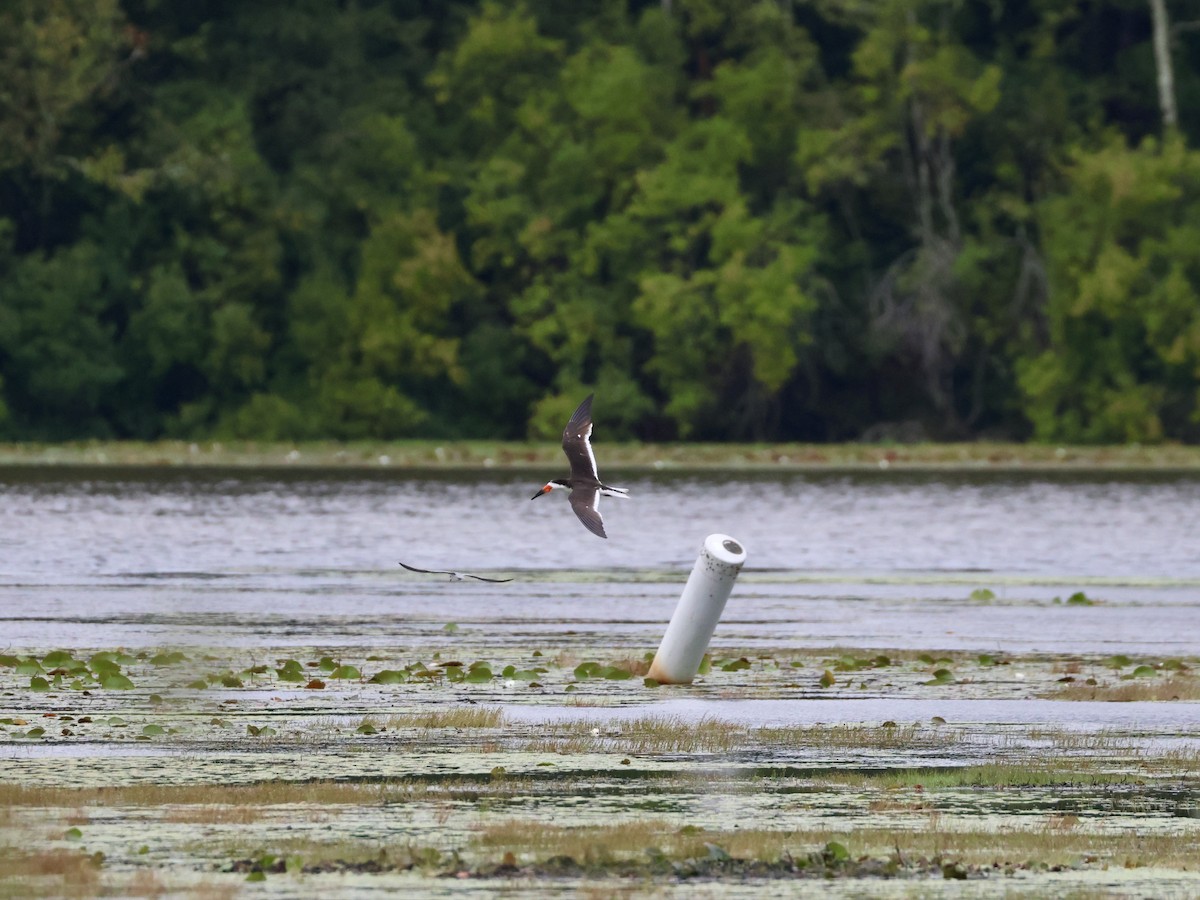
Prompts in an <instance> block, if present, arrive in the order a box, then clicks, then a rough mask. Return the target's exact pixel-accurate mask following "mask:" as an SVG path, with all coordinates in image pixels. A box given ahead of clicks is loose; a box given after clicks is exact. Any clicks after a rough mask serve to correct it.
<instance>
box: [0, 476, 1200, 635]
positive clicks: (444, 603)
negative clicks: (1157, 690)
mask: <svg viewBox="0 0 1200 900" xmlns="http://www.w3.org/2000/svg"><path fill="white" fill-rule="evenodd" d="M558 474H560V473H557V472H554V471H549V472H545V473H542V472H536V473H529V472H512V471H506V472H460V471H439V472H432V473H431V472H420V473H413V472H398V471H391V470H378V471H374V470H372V471H353V472H347V471H330V470H319V471H318V470H288V469H281V470H274V471H265V472H264V471H239V470H221V471H217V470H193V469H161V470H159V469H153V470H148V469H138V470H118V469H8V470H0V648H3V647H10V648H39V647H41V648H44V647H57V646H86V647H106V646H115V645H121V646H129V647H135V646H159V645H170V644H185V645H196V644H214V645H221V644H230V645H234V646H244V645H246V644H248V643H250V644H253V643H255V642H265V643H270V644H272V645H287V644H307V645H324V644H331V645H332V644H346V645H349V644H354V645H358V646H362V645H371V644H373V643H384V642H389V643H395V642H397V641H403V640H404V639H405V638H406V637H415V636H420V635H427V634H430V633H434V632H436V631H438V630H440V629H441V628H442V626H443V625H444V624H446V623H447V622H455V623H460V624H462V623H473V624H474V625H476V626H478V627H485V628H488V629H491V630H492V631H494V633H495V636H496V640H497V641H498V642H500V643H503V642H504V641H505V640H510V639H511V640H520V639H524V638H525V636H527V635H530V634H543V635H544V634H547V633H551V634H553V633H563V632H568V631H570V632H574V633H575V634H591V635H594V636H598V637H601V638H603V639H608V640H611V641H612V642H613V643H615V644H620V645H629V646H647V647H650V648H652V647H653V646H656V644H657V640H658V637H660V636H661V632H662V628H663V625H664V624H665V622H666V621H667V620H668V619H669V618H670V614H671V611H672V610H673V608H674V604H675V601H676V599H677V598H678V595H679V590H680V584H681V583H682V581H683V580H684V579H685V578H686V575H687V572H688V570H689V569H690V567H691V564H692V562H693V561H694V560H695V557H696V555H697V553H698V551H699V548H700V545H701V543H702V542H703V539H704V537H705V536H706V535H707V534H709V533H712V532H723V533H725V534H729V535H732V536H734V537H735V538H737V539H738V540H739V541H741V542H742V543H743V544H744V545H745V547H746V548H747V551H748V558H747V562H746V567H745V569H744V570H743V573H742V576H741V578H740V579H739V582H738V584H737V586H736V588H735V591H734V595H733V598H732V599H731V601H730V604H729V607H728V609H727V611H726V615H725V618H724V619H723V621H722V624H721V626H720V627H719V628H718V632H717V637H716V638H715V639H714V642H716V641H727V642H729V643H730V644H733V645H737V646H756V645H762V646H768V645H769V646H822V647H824V646H850V647H910V648H912V647H921V648H926V647H936V648H946V649H955V648H959V649H961V648H968V649H975V648H978V649H987V650H994V649H998V650H1007V651H1011V652H1028V651H1033V652H1042V651H1044V652H1048V653H1049V652H1053V653H1062V652H1104V653H1108V652H1145V653H1156V654H1170V655H1188V654H1197V653H1200V476H1196V475H1146V476H1141V475H1125V474H1087V475H1082V474H1055V475H1047V474H1008V473H1005V474H997V473H979V474H932V473H903V472H895V471H890V472H879V473H874V472H867V473H854V474H847V473H833V472H831V473H817V474H811V473H750V474H747V473H742V472H735V471H730V472H718V473H714V472H704V473H681V472H669V471H664V472H656V473H649V474H648V473H646V472H638V473H633V474H628V475H627V476H625V477H622V476H621V473H617V472H606V473H605V474H606V478H607V479H609V480H611V481H612V482H614V483H616V484H619V485H622V486H624V487H627V488H628V489H629V491H630V495H631V498H630V499H629V500H627V501H622V500H605V501H604V503H603V506H602V509H601V511H602V513H603V514H604V516H605V522H606V527H607V529H608V533H609V537H610V539H609V540H600V539H598V538H596V537H594V536H593V535H591V534H589V533H588V532H587V531H586V530H584V528H583V527H582V526H581V525H580V524H579V522H578V521H577V520H576V519H575V517H574V515H573V514H572V513H571V511H570V509H569V507H568V505H567V503H566V500H565V498H564V497H563V496H562V495H561V494H555V495H550V496H547V497H543V498H540V499H538V500H537V501H536V502H531V501H530V499H529V498H530V496H531V495H532V494H533V493H534V491H536V490H537V489H538V488H539V487H540V486H541V485H542V484H543V483H544V481H543V476H545V477H549V476H557V475H558ZM399 560H403V561H405V562H407V563H409V564H412V565H416V566H420V567H424V568H436V569H440V568H446V569H458V570H467V571H477V572H481V573H499V574H507V575H511V576H513V577H514V579H515V580H514V581H513V582H511V583H508V584H499V585H492V584H482V583H479V582H474V581H466V582H456V583H451V582H449V581H448V580H446V579H440V578H433V577H428V576H420V575H413V574H410V573H407V572H404V571H403V570H401V569H400V568H399V566H398V565H397V562H398V561H399ZM977 588H978V589H983V588H986V589H987V590H990V591H991V592H992V593H993V594H994V595H995V596H994V597H993V598H991V599H981V598H980V597H979V595H976V596H975V597H974V598H972V596H971V595H972V592H973V591H975V590H976V589H977ZM1076 591H1084V592H1085V593H1086V594H1087V596H1088V597H1089V598H1091V599H1093V600H1095V601H1098V602H1097V604H1096V605H1094V606H1076V605H1067V604H1065V603H1055V602H1054V599H1055V598H1056V597H1059V598H1062V599H1066V598H1067V597H1069V596H1070V595H1071V594H1073V593H1075V592H1076Z"/></svg>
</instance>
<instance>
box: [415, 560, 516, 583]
mask: <svg viewBox="0 0 1200 900" xmlns="http://www.w3.org/2000/svg"><path fill="white" fill-rule="evenodd" d="M400 565H402V566H404V568H406V569H408V571H410V572H420V573H421V574H422V575H449V576H450V580H451V581H462V580H463V579H464V578H474V579H475V580H476V581H491V582H495V583H496V584H500V583H501V582H505V581H512V579H511V578H485V577H484V576H482V575H472V574H471V573H470V572H442V571H441V570H439V569H418V568H417V567H416V566H409V565H405V564H404V563H400Z"/></svg>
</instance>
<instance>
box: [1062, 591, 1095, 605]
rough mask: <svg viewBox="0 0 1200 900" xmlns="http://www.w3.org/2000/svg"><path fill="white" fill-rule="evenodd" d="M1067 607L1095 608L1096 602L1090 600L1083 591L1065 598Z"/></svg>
mask: <svg viewBox="0 0 1200 900" xmlns="http://www.w3.org/2000/svg"><path fill="white" fill-rule="evenodd" d="M1067 605H1068V606H1095V605H1096V601H1095V600H1092V599H1091V598H1090V597H1088V595H1087V594H1085V593H1084V592H1083V591H1076V592H1075V593H1073V594H1072V595H1071V596H1070V597H1068V598H1067Z"/></svg>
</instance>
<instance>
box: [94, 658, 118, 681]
mask: <svg viewBox="0 0 1200 900" xmlns="http://www.w3.org/2000/svg"><path fill="white" fill-rule="evenodd" d="M90 663H91V666H92V671H93V672H95V673H96V677H97V678H103V677H104V676H105V675H118V674H120V672H121V665H120V663H115V662H113V661H112V660H111V659H108V658H107V657H100V658H97V657H95V656H93V657H92V658H91V661H90Z"/></svg>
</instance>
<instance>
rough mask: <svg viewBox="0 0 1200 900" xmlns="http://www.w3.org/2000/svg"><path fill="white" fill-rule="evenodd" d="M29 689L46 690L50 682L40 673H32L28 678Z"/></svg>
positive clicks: (48, 688)
mask: <svg viewBox="0 0 1200 900" xmlns="http://www.w3.org/2000/svg"><path fill="white" fill-rule="evenodd" d="M29 689H30V690H31V691H48V690H50V682H48V681H47V680H46V679H45V678H42V676H40V675H34V676H33V677H32V678H30V679H29Z"/></svg>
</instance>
